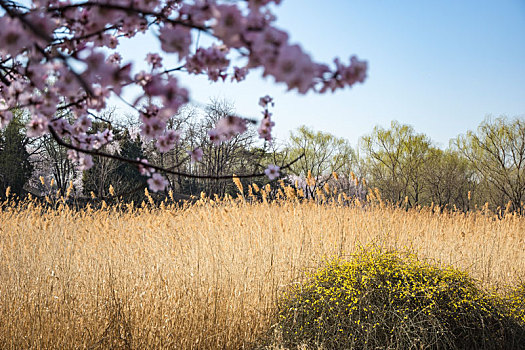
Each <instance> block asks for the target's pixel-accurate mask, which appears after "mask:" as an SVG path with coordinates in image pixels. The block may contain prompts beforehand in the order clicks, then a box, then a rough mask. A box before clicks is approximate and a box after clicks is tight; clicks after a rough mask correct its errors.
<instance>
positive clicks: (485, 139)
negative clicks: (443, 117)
mask: <svg viewBox="0 0 525 350" xmlns="http://www.w3.org/2000/svg"><path fill="white" fill-rule="evenodd" d="M455 145H456V146H457V148H458V150H459V151H460V152H461V153H462V154H463V155H464V156H465V157H466V158H467V159H468V160H469V162H470V164H471V166H472V167H473V168H474V169H475V170H476V172H477V174H478V176H479V179H480V182H487V183H488V184H489V185H490V187H491V190H490V191H489V192H488V194H489V196H490V198H491V202H492V203H493V205H496V206H505V205H506V202H508V201H510V202H511V205H512V207H511V209H512V210H515V211H517V212H519V213H523V210H524V209H523V201H524V200H525V120H524V119H519V118H515V119H512V120H509V119H507V118H505V117H499V118H496V119H491V118H487V119H485V120H484V121H483V122H482V123H481V124H480V125H479V127H478V130H477V132H474V131H468V132H467V133H466V134H465V135H460V136H459V137H458V138H457V139H456V140H455Z"/></svg>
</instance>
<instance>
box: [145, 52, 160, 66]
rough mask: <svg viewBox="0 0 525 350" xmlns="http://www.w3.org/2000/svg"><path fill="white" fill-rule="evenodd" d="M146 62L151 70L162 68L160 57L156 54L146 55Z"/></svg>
mask: <svg viewBox="0 0 525 350" xmlns="http://www.w3.org/2000/svg"><path fill="white" fill-rule="evenodd" d="M146 62H148V63H149V64H151V67H152V68H153V69H155V68H160V67H162V57H160V55H159V54H158V53H148V54H147V55H146Z"/></svg>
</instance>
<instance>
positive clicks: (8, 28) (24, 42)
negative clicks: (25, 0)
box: [0, 16, 32, 56]
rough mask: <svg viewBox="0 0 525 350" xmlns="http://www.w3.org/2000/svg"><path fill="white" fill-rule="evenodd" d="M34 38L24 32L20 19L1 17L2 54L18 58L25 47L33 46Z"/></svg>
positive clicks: (0, 38)
mask: <svg viewBox="0 0 525 350" xmlns="http://www.w3.org/2000/svg"><path fill="white" fill-rule="evenodd" d="M31 39H32V38H31V37H30V36H29V35H28V34H27V33H26V32H25V31H24V28H23V27H22V24H21V23H20V21H19V20H18V19H12V18H10V17H8V16H3V17H0V43H2V45H0V53H7V54H10V55H12V56H16V55H17V54H18V53H19V52H20V51H22V50H23V49H24V48H25V47H27V46H28V45H31V44H32V42H31V41H32V40H31Z"/></svg>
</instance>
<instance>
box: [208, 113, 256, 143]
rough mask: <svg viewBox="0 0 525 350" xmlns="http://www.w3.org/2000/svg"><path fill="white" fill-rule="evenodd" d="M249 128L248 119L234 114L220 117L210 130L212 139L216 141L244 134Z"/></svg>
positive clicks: (209, 133)
mask: <svg viewBox="0 0 525 350" xmlns="http://www.w3.org/2000/svg"><path fill="white" fill-rule="evenodd" d="M246 129H247V127H246V120H245V119H243V118H239V117H236V116H233V115H230V116H227V117H224V118H221V119H219V121H218V122H217V123H216V124H215V128H214V129H212V130H210V131H209V132H208V135H209V136H210V140H212V141H213V142H214V143H220V142H222V141H228V140H230V139H231V138H232V137H234V136H235V135H237V134H242V133H243V132H245V131H246Z"/></svg>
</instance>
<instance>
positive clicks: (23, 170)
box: [0, 113, 33, 196]
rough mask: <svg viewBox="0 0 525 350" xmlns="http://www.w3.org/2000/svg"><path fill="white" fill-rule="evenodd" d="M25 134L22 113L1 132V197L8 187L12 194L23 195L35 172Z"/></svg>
mask: <svg viewBox="0 0 525 350" xmlns="http://www.w3.org/2000/svg"><path fill="white" fill-rule="evenodd" d="M24 134H25V130H24V124H23V122H22V120H21V114H20V113H18V115H16V116H15V118H14V119H13V120H12V121H11V123H9V125H8V126H7V127H6V129H5V130H3V131H0V186H1V194H0V196H4V195H5V190H6V189H7V187H11V192H14V193H16V194H18V195H22V194H23V192H24V185H25V184H26V182H27V181H28V180H29V178H30V177H31V174H32V172H33V166H32V165H31V163H30V162H29V153H28V152H27V150H26V144H27V138H26V137H25V136H24Z"/></svg>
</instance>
